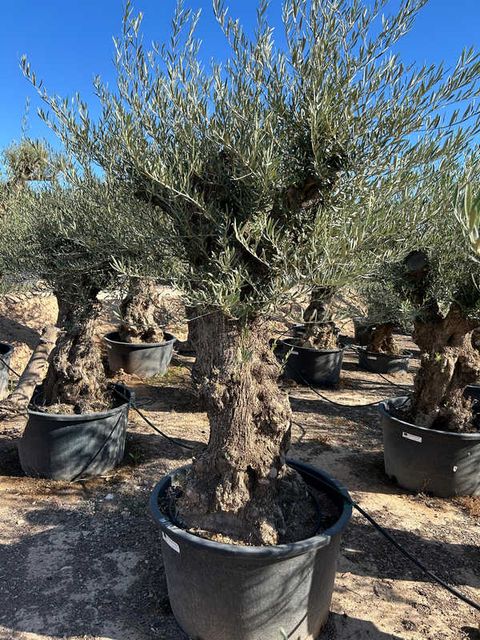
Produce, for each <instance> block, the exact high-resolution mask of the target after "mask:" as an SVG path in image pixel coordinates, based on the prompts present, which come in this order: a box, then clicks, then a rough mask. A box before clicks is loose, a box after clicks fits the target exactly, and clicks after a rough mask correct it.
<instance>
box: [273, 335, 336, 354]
mask: <svg viewBox="0 0 480 640" xmlns="http://www.w3.org/2000/svg"><path fill="white" fill-rule="evenodd" d="M288 339H290V340H298V338H294V337H293V336H288V337H287V338H282V339H280V340H277V343H278V342H281V343H283V344H286V345H288V346H289V347H293V348H294V349H302V350H303V351H311V352H312V353H320V354H326V353H339V352H340V351H345V349H346V348H347V345H343V347H337V348H336V349H312V348H311V347H300V346H299V345H296V344H291V343H290V342H287V340H288Z"/></svg>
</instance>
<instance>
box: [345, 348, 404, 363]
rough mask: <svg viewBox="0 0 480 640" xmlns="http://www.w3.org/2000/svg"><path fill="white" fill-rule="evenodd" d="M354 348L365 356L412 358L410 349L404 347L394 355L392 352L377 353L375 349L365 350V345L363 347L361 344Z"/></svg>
mask: <svg viewBox="0 0 480 640" xmlns="http://www.w3.org/2000/svg"><path fill="white" fill-rule="evenodd" d="M355 348H356V349H357V351H362V352H363V353H364V354H365V355H366V356H367V355H368V356H374V357H375V358H388V359H392V360H409V359H410V358H413V353H412V352H411V351H407V350H406V349H403V350H402V353H400V354H397V355H395V354H393V353H377V352H376V351H367V347H364V346H362V345H356V347H355Z"/></svg>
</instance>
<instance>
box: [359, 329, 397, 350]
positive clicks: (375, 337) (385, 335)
mask: <svg viewBox="0 0 480 640" xmlns="http://www.w3.org/2000/svg"><path fill="white" fill-rule="evenodd" d="M394 328H395V326H394V324H393V322H384V323H382V324H376V325H373V326H372V327H371V328H370V330H369V335H368V344H367V351H372V352H373V353H388V354H392V355H397V354H399V353H400V349H399V347H398V345H397V343H396V342H395V339H394V337H393V330H394Z"/></svg>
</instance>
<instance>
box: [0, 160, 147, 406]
mask: <svg viewBox="0 0 480 640" xmlns="http://www.w3.org/2000/svg"><path fill="white" fill-rule="evenodd" d="M64 169H66V167H64ZM132 209H134V210H136V211H139V210H140V209H142V210H144V209H149V210H150V209H151V207H150V206H149V205H146V204H143V203H140V202H139V201H138V200H136V199H134V198H133V197H132V196H131V195H130V192H129V191H127V192H125V189H124V188H123V189H122V185H120V184H118V183H116V182H115V181H112V180H110V179H109V178H108V176H106V177H104V178H102V179H100V178H98V177H97V176H95V175H93V174H91V173H89V172H88V171H86V170H83V171H82V174H81V176H80V175H79V173H78V172H76V171H75V170H74V169H73V168H72V167H70V168H69V169H68V170H66V171H65V170H64V172H63V174H62V175H61V176H60V177H59V179H58V180H55V181H53V182H52V183H51V184H49V185H48V186H47V187H45V188H43V189H39V190H35V191H33V190H29V191H25V192H24V194H23V196H22V197H18V198H17V199H16V206H15V207H14V208H13V209H12V211H11V213H10V216H9V218H8V222H7V226H6V232H7V233H8V237H9V238H10V242H9V243H7V244H6V246H3V247H2V251H1V258H0V259H1V262H2V263H3V269H4V270H5V271H6V272H7V273H12V272H13V273H16V274H18V273H22V274H23V275H26V276H30V277H31V276H36V277H39V278H41V279H42V280H44V281H45V282H47V283H48V285H49V286H51V288H52V289H53V291H54V293H55V295H56V297H57V301H58V306H59V316H58V326H59V327H60V328H61V329H62V334H61V336H60V338H59V339H58V341H57V345H56V347H55V349H54V351H53V353H52V358H51V363H50V367H49V370H48V373H47V377H46V380H45V385H44V386H45V400H46V404H48V405H53V404H62V405H64V404H67V405H71V406H72V407H74V410H75V411H76V412H82V411H85V410H95V409H98V408H104V407H105V406H106V405H108V398H107V396H106V378H105V373H104V369H103V365H102V360H101V354H100V349H99V346H98V344H97V343H96V342H95V341H94V340H93V334H94V327H95V321H96V319H97V317H98V314H99V312H100V309H101V304H100V302H99V300H98V298H97V296H98V294H99V292H100V291H101V290H103V289H106V288H108V287H110V286H112V285H114V284H118V274H119V271H118V266H117V261H122V262H123V263H128V264H130V265H131V268H132V270H133V269H134V268H135V266H134V265H135V260H136V259H137V258H138V256H139V255H142V267H143V269H145V268H146V265H145V260H144V259H143V247H144V242H145V240H146V238H150V242H151V244H152V246H153V242H154V240H153V238H152V237H151V236H152V235H154V233H155V232H154V229H153V226H152V225H151V224H150V225H149V220H155V219H156V218H155V217H154V216H153V215H152V214H151V212H150V213H148V212H146V211H145V212H144V213H142V214H141V215H142V219H143V220H144V222H143V226H142V233H141V235H140V234H139V233H138V230H135V229H134V230H132V229H131V228H130V225H129V219H128V216H129V215H131V214H130V211H131V210H132ZM127 213H128V216H127ZM151 256H152V258H153V253H152V254H151ZM158 257H159V256H158V253H157V255H156V269H158V261H157V260H158ZM147 262H148V261H147Z"/></svg>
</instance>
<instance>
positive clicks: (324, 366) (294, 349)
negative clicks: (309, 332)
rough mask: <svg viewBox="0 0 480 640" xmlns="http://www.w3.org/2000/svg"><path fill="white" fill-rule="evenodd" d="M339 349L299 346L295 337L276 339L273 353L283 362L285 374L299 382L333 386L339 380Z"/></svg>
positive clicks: (340, 362) (340, 366) (341, 356)
mask: <svg viewBox="0 0 480 640" xmlns="http://www.w3.org/2000/svg"><path fill="white" fill-rule="evenodd" d="M344 351H345V348H344V347H342V348H339V349H321V350H320V349H310V348H308V347H299V346H298V344H297V340H296V339H295V338H285V339H284V340H278V342H277V345H276V348H275V353H276V355H277V357H278V359H279V360H280V361H281V362H282V363H284V364H285V376H286V377H287V378H291V379H292V380H296V381H297V382H300V383H301V384H311V385H313V386H334V385H336V384H338V381H339V380H340V372H341V370H342V362H343V353H344Z"/></svg>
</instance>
